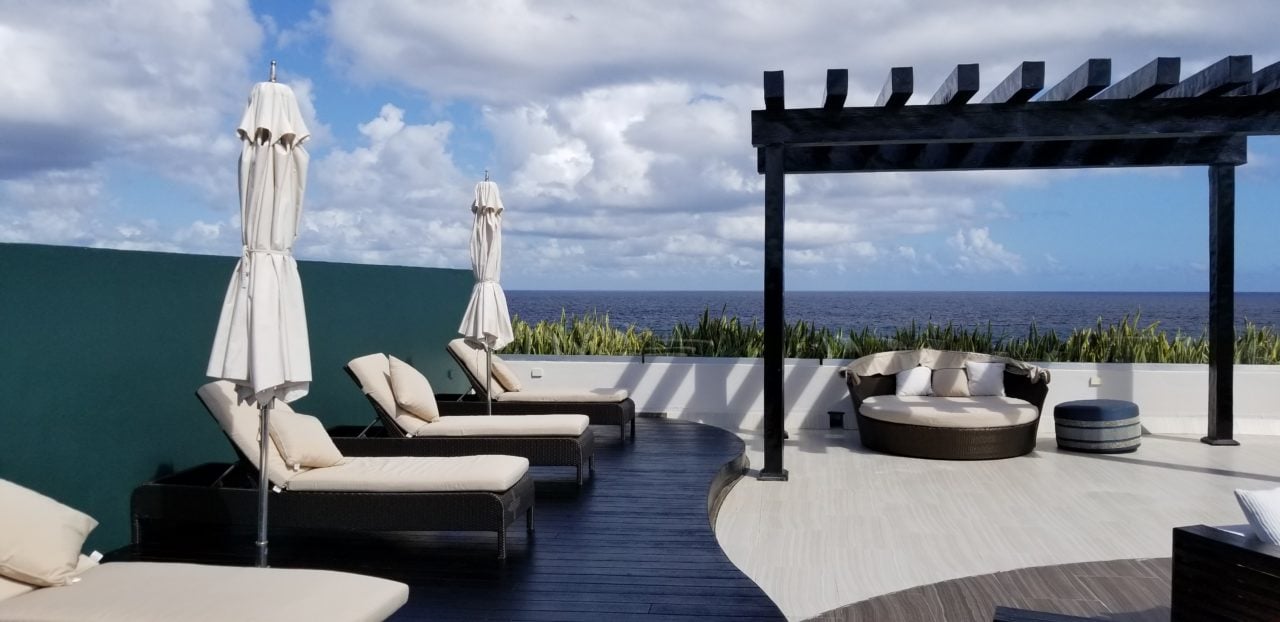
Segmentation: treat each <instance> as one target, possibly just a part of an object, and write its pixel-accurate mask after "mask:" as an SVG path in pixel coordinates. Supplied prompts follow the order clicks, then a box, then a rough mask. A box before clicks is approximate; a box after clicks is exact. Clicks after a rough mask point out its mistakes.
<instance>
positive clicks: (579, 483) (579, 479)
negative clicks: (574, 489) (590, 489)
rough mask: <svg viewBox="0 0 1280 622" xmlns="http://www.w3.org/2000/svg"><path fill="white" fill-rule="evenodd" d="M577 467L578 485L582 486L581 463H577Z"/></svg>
mask: <svg viewBox="0 0 1280 622" xmlns="http://www.w3.org/2000/svg"><path fill="white" fill-rule="evenodd" d="M577 467H578V485H579V486H581V485H582V463H581V462H579V463H578V465H577Z"/></svg>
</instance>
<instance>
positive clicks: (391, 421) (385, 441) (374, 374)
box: [333, 354, 595, 485]
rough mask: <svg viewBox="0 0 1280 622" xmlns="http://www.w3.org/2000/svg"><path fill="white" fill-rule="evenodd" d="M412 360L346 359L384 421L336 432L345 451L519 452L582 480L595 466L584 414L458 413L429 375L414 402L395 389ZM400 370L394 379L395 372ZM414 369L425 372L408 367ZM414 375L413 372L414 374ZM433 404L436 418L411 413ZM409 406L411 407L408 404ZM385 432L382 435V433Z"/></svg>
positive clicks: (380, 356)
mask: <svg viewBox="0 0 1280 622" xmlns="http://www.w3.org/2000/svg"><path fill="white" fill-rule="evenodd" d="M406 367H408V364H407V363H403V362H402V361H400V360H399V359H395V358H394V357H388V356H387V355H385V354H369V355H365V356H362V357H359V358H356V359H353V360H352V361H351V362H350V363H347V366H346V370H347V374H348V375H350V376H351V379H352V380H354V381H355V383H356V385H357V386H359V387H360V390H361V391H363V392H364V394H365V397H367V398H368V399H369V404H370V405H372V406H373V410H374V412H375V413H377V417H378V420H379V421H381V423H382V426H381V428H380V429H377V430H373V431H372V432H375V433H373V434H371V433H370V431H366V433H364V434H362V435H360V436H358V437H341V436H338V437H335V438H334V439H333V440H334V443H335V444H336V445H337V446H338V448H339V449H340V450H342V452H343V453H350V454H353V455H361V456H467V455H474V454H503V455H509V456H520V457H522V458H525V459H527V460H528V461H529V464H530V465H532V466H571V467H574V468H576V469H577V482H578V484H579V485H581V484H582V481H583V467H584V466H585V467H587V469H588V471H590V472H594V471H595V440H594V436H593V434H592V432H591V428H590V427H588V423H589V420H588V418H587V417H586V416H585V415H572V414H568V415H567V414H549V415H528V416H504V415H494V416H492V417H484V416H471V415H467V414H453V413H454V412H456V411H457V410H459V409H458V407H457V405H458V404H459V402H437V401H436V400H435V397H434V395H432V394H431V387H430V385H429V384H427V382H426V379H421V388H419V389H418V391H417V392H416V393H417V395H415V396H414V399H413V400H412V402H411V403H408V404H402V403H401V402H403V401H404V399H403V398H400V396H399V395H397V393H396V392H395V390H394V386H395V385H396V384H397V383H398V382H405V381H402V380H401V378H402V377H403V375H402V374H404V373H405V372H404V371H402V370H405V368H406ZM393 373H394V374H395V378H394V382H393V378H392V375H393ZM408 373H409V374H416V376H417V378H421V374H417V372H415V371H412V369H411V368H409V371H408ZM410 377H411V378H412V376H410ZM425 402H429V404H427V405H428V406H429V407H433V408H434V409H435V410H434V411H433V413H432V414H433V415H434V417H427V418H425V419H424V418H422V417H420V416H417V415H415V414H412V412H411V409H413V410H416V408H415V407H416V406H417V405H418V404H419V403H425ZM406 406H408V407H409V408H406ZM378 433H380V434H378Z"/></svg>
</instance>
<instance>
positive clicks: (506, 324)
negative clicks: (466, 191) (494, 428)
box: [458, 174, 514, 415]
mask: <svg viewBox="0 0 1280 622" xmlns="http://www.w3.org/2000/svg"><path fill="white" fill-rule="evenodd" d="M503 209H504V208H503V206H502V197H501V196H500V195H499V194H498V184H496V183H494V182H492V181H489V176H488V175H487V174H486V175H485V179H484V181H482V182H480V183H478V184H476V197H475V201H473V202H472V203H471V211H472V213H473V214H474V215H475V217H474V220H473V223H472V229H471V271H472V273H473V274H474V275H475V277H476V284H475V287H473V288H472V289H471V301H470V302H468V303H467V312H466V313H464V314H463V316H462V324H461V325H459V326H458V332H459V333H460V334H462V336H463V337H466V338H467V340H468V341H471V342H473V343H477V344H480V345H482V346H484V353H485V368H486V369H487V370H488V374H487V376H488V377H487V378H486V379H485V397H486V398H487V399H488V406H489V414H491V415H492V414H493V351H494V350H500V349H502V347H503V346H505V345H507V344H508V343H511V340H512V339H514V336H513V335H512V334H511V315H510V314H509V313H508V312H507V295H506V294H505V293H503V291H502V285H501V284H499V282H498V281H499V279H500V278H501V277H502V212H503Z"/></svg>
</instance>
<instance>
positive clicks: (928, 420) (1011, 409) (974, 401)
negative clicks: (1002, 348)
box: [858, 395, 1038, 428]
mask: <svg viewBox="0 0 1280 622" xmlns="http://www.w3.org/2000/svg"><path fill="white" fill-rule="evenodd" d="M858 412H860V413H861V414H862V415H863V416H864V417H870V418H872V419H876V420H879V421H887V422H889V423H905V424H908V425H923V426H930V427H936V428H994V427H1003V426H1011V425H1019V424H1023V423H1031V422H1032V421H1035V419H1036V416H1037V414H1038V413H1037V411H1036V407H1035V406H1033V405H1032V404H1031V403H1030V402H1027V401H1025V400H1020V399H1017V398H1013V397H1005V396H1000V395H983V396H974V397H898V396H896V395H876V396H874V397H869V398H867V399H865V400H863V401H862V405H861V406H860V407H859V408H858Z"/></svg>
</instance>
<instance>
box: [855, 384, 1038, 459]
mask: <svg viewBox="0 0 1280 622" xmlns="http://www.w3.org/2000/svg"><path fill="white" fill-rule="evenodd" d="M845 381H846V382H847V383H848V385H849V396H850V398H851V399H852V400H853V409H854V412H856V413H857V417H858V435H859V436H860V437H861V439H862V445H863V446H864V447H866V448H868V449H874V450H876V451H881V452H884V453H890V454H896V455H900V456H911V457H914V458H933V459H938V460H994V459H999V458H1012V457H1014V456H1021V455H1025V454H1028V453H1030V452H1031V451H1032V450H1033V449H1035V447H1036V428H1037V427H1038V426H1039V425H1040V411H1041V410H1042V409H1043V408H1044V399H1045V396H1046V395H1048V393H1049V384H1048V382H1047V381H1042V382H1034V383H1033V382H1031V380H1030V379H1029V378H1028V377H1027V376H1021V375H1018V374H1014V373H1010V372H1008V371H1006V372H1005V374H1004V390H1005V394H1006V395H1007V396H1009V397H1013V398H1018V399H1021V400H1026V401H1027V402H1030V403H1031V404H1032V405H1033V406H1035V407H1036V418H1035V420H1034V421H1031V422H1029V423H1024V424H1020V425H1012V426H1002V427H991V428H941V427H932V426H924V425H911V424H904V423H893V422H888V421H880V420H878V419H872V418H870V417H865V416H863V415H862V412H861V410H860V408H861V406H862V402H863V400H865V399H867V398H869V397H872V396H875V395H893V394H894V390H895V389H896V388H897V378H895V377H894V376H891V375H879V374H876V375H871V376H861V377H857V376H855V375H854V374H851V373H846V374H845ZM941 399H945V398H941Z"/></svg>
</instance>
